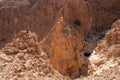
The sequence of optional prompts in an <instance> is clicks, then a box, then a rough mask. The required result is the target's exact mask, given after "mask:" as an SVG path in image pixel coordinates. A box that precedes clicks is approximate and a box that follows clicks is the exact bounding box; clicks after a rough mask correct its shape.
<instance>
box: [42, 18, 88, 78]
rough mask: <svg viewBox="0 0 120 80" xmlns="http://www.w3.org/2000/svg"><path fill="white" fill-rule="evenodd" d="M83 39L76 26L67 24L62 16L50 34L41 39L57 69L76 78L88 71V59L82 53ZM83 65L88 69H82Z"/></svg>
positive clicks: (44, 48) (43, 47)
mask: <svg viewBox="0 0 120 80" xmlns="http://www.w3.org/2000/svg"><path fill="white" fill-rule="evenodd" d="M83 39H84V38H83V37H82V35H81V34H80V33H79V32H77V30H76V28H75V26H71V25H69V24H67V23H66V22H65V21H64V19H63V17H61V18H60V19H59V20H58V23H57V24H56V25H55V26H54V28H53V29H52V30H51V32H50V33H49V35H47V37H46V38H45V39H44V40H43V41H41V46H42V49H43V50H44V52H47V54H48V57H49V59H50V63H51V64H52V66H53V67H54V68H55V69H56V70H58V71H59V72H60V73H62V74H64V75H69V76H71V77H72V78H75V77H78V76H79V75H80V74H81V75H82V74H84V75H85V74H86V73H87V72H86V71H87V64H88V61H87V60H85V58H84V57H83V55H82V54H80V53H81V52H82V47H83ZM83 67H84V68H86V71H82V70H83Z"/></svg>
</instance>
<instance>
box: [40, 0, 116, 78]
mask: <svg viewBox="0 0 120 80" xmlns="http://www.w3.org/2000/svg"><path fill="white" fill-rule="evenodd" d="M65 3H67V4H65V6H64V7H63V8H61V11H60V13H59V15H58V16H59V17H58V18H59V19H58V21H57V22H56V24H55V26H54V27H53V28H52V30H51V31H50V33H49V34H48V35H47V36H46V37H45V38H44V39H43V40H42V41H41V46H42V49H43V50H44V52H46V53H47V54H48V56H49V58H50V62H51V64H52V65H53V67H54V68H55V69H57V70H58V71H59V72H61V73H62V74H65V75H70V76H72V77H77V76H79V75H80V74H85V73H87V71H85V72H84V71H82V70H85V69H83V67H82V66H84V65H85V66H88V61H87V59H86V60H85V57H84V55H83V49H84V40H85V37H86V36H87V34H88V32H90V30H91V27H92V28H93V26H96V28H97V29H98V30H99V29H101V30H106V29H107V28H108V27H105V26H106V25H105V24H108V22H109V23H110V22H111V21H113V20H114V19H116V18H117V17H118V15H115V14H111V13H108V12H105V11H102V9H101V7H97V8H93V6H94V7H95V5H97V4H98V3H97V2H94V3H92V2H90V4H89V3H87V2H84V1H82V0H81V1H80V0H76V1H73V0H70V1H66V2H65ZM79 8H80V9H79ZM94 9H95V11H96V9H99V10H100V11H101V12H102V13H101V14H100V15H98V13H99V11H97V12H94ZM107 13H108V14H107ZM93 14H94V15H93ZM102 15H103V16H102ZM105 16H106V17H105ZM98 17H100V18H101V19H100V21H99V19H98V21H94V20H95V19H97V18H98ZM105 19H109V20H110V21H109V20H108V21H105ZM94 24H97V25H94ZM102 25H103V26H102ZM104 27H105V29H104ZM109 27H110V26H109ZM102 28H103V29H102ZM94 30H96V29H95V28H94ZM99 31H100V30H99ZM101 34H102V33H101ZM100 37H101V36H100ZM100 37H98V39H100ZM96 42H97V41H96ZM94 48H95V47H94ZM91 52H92V51H91ZM73 59H76V60H73ZM86 70H87V68H86Z"/></svg>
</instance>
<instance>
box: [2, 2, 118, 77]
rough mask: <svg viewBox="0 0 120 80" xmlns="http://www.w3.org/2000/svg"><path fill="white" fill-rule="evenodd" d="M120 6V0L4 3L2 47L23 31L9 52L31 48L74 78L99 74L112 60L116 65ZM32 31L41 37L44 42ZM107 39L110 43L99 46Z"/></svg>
mask: <svg viewBox="0 0 120 80" xmlns="http://www.w3.org/2000/svg"><path fill="white" fill-rule="evenodd" d="M119 3H120V1H119V0H116V1H113V0H109V1H98V0H44V1H43V0H23V1H20V0H16V1H14V0H10V1H7V0H3V1H1V2H0V44H1V46H3V45H4V43H6V42H8V41H10V40H11V39H12V37H13V35H14V34H16V33H17V32H18V31H20V30H26V31H23V32H21V33H19V34H17V35H16V36H15V37H14V38H13V42H12V45H11V44H7V45H6V46H5V48H3V50H4V51H3V52H4V54H16V53H19V51H23V52H24V49H25V53H33V54H34V53H37V54H38V55H39V54H43V53H44V54H46V55H47V57H48V58H49V60H50V63H51V64H52V66H53V68H54V69H56V70H58V71H59V72H60V73H62V74H63V75H69V76H70V77H71V78H76V77H79V76H80V75H84V76H86V75H88V74H89V73H90V74H91V72H97V71H99V70H97V69H96V68H97V67H99V69H100V65H101V64H104V63H105V62H106V59H107V60H108V59H110V60H113V61H114V59H111V57H113V56H114V57H116V56H119V53H120V52H119V43H120V42H119V41H120V39H119V35H120V34H119V31H120V29H119V21H117V22H116V23H114V24H113V27H112V28H111V24H112V23H113V22H114V21H115V20H116V19H118V18H120V14H119V13H120V10H119V9H120V6H119ZM110 28H111V30H110V31H108V32H107V33H106V35H105V32H106V30H107V29H110ZM30 31H33V32H35V33H37V35H38V40H40V44H39V42H37V37H36V36H35V34H32V33H30ZM28 34H29V35H28ZM104 36H105V38H104V39H105V40H103V41H101V42H100V43H97V42H98V41H99V40H100V39H102V38H103V37H104ZM31 37H32V38H31ZM97 44H98V45H97ZM7 46H8V47H7ZM96 46H97V47H96ZM94 48H95V49H94ZM113 51H114V52H113ZM91 53H92V55H91ZM100 53H101V54H100ZM23 54H24V53H23ZM96 54H97V56H98V57H96ZM38 55H37V56H38ZM90 55H91V57H90ZM40 57H41V56H40ZM89 57H90V59H89ZM102 57H103V58H102ZM96 58H97V59H99V60H96ZM100 58H102V59H100ZM118 61H119V59H118ZM118 61H117V62H116V63H118ZM90 64H92V65H90ZM93 65H94V66H93ZM101 66H102V65H101ZM104 66H106V65H104ZM104 66H102V67H104ZM37 67H38V66H37ZM91 67H92V68H91ZM113 70H114V69H113ZM90 78H92V77H91V76H90ZM96 79H97V78H96Z"/></svg>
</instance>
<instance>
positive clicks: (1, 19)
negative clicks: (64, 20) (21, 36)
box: [0, 0, 60, 46]
mask: <svg viewBox="0 0 120 80" xmlns="http://www.w3.org/2000/svg"><path fill="white" fill-rule="evenodd" d="M59 8H60V7H59V6H58V4H57V0H22V1H21V0H2V1H0V46H3V45H4V44H5V43H6V42H9V41H11V40H12V38H13V35H14V34H16V33H18V32H19V31H21V30H30V31H33V32H36V33H37V35H39V36H38V39H39V40H41V39H42V38H43V37H44V36H45V35H47V33H48V32H49V31H50V28H51V27H53V25H54V23H55V18H56V17H55V16H56V14H57V13H58V10H59Z"/></svg>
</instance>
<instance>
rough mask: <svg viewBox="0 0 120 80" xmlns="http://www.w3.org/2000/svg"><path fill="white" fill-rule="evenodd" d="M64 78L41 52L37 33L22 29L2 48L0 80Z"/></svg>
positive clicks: (49, 79)
mask: <svg viewBox="0 0 120 80" xmlns="http://www.w3.org/2000/svg"><path fill="white" fill-rule="evenodd" d="M2 79H5V80H16V79H17V80H58V79H59V80H64V79H65V78H64V77H63V76H62V75H61V74H60V73H58V72H57V71H55V70H54V69H53V68H52V66H51V65H50V64H49V60H48V58H47V55H46V54H45V53H43V52H41V49H40V46H39V44H38V41H37V37H36V34H35V33H31V32H28V33H27V32H26V31H21V32H20V33H18V34H17V35H15V37H14V38H13V40H12V42H11V43H8V44H7V45H6V46H5V47H4V48H2V50H0V80H2Z"/></svg>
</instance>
